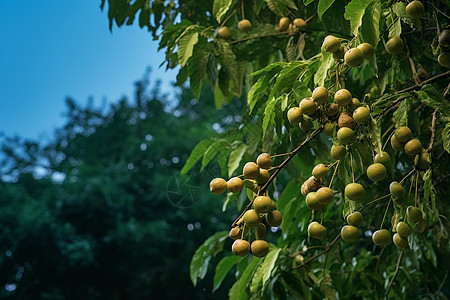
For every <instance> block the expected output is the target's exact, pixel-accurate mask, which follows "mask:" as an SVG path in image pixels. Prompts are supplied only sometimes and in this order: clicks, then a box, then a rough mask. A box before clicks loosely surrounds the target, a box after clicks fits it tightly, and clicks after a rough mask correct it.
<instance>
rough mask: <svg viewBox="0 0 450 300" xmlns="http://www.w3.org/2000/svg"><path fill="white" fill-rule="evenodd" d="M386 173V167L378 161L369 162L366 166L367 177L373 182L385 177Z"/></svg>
mask: <svg viewBox="0 0 450 300" xmlns="http://www.w3.org/2000/svg"><path fill="white" fill-rule="evenodd" d="M386 175H387V171H386V167H385V166H383V165H382V164H380V163H374V164H371V165H370V166H369V167H368V168H367V177H369V179H370V180H372V181H375V182H377V181H381V180H383V179H384V178H386Z"/></svg>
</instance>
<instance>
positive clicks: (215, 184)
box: [209, 178, 227, 195]
mask: <svg viewBox="0 0 450 300" xmlns="http://www.w3.org/2000/svg"><path fill="white" fill-rule="evenodd" d="M209 190H210V191H211V192H212V193H214V194H217V195H219V194H222V193H223V192H225V191H226V190H227V181H226V180H225V179H223V178H214V179H213V180H211V182H210V183H209Z"/></svg>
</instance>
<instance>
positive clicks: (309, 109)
mask: <svg viewBox="0 0 450 300" xmlns="http://www.w3.org/2000/svg"><path fill="white" fill-rule="evenodd" d="M300 110H301V111H302V113H304V114H305V115H308V116H310V115H312V114H313V113H315V112H316V103H314V101H313V100H312V99H311V98H305V99H303V100H302V101H300Z"/></svg>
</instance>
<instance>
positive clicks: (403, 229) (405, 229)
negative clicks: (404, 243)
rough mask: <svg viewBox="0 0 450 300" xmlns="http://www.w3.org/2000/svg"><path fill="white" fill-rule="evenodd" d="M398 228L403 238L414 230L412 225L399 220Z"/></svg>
mask: <svg viewBox="0 0 450 300" xmlns="http://www.w3.org/2000/svg"><path fill="white" fill-rule="evenodd" d="M396 230H397V233H398V235H400V236H401V237H403V238H407V237H408V236H409V235H410V234H411V232H412V229H411V226H409V225H408V224H407V223H405V222H398V223H397V227H396Z"/></svg>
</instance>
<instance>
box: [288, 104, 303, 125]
mask: <svg viewBox="0 0 450 300" xmlns="http://www.w3.org/2000/svg"><path fill="white" fill-rule="evenodd" d="M287 118H288V120H289V123H290V124H291V125H298V124H299V123H300V122H301V121H302V120H303V114H302V110H301V109H300V107H292V108H290V109H289V110H288V112H287Z"/></svg>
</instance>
